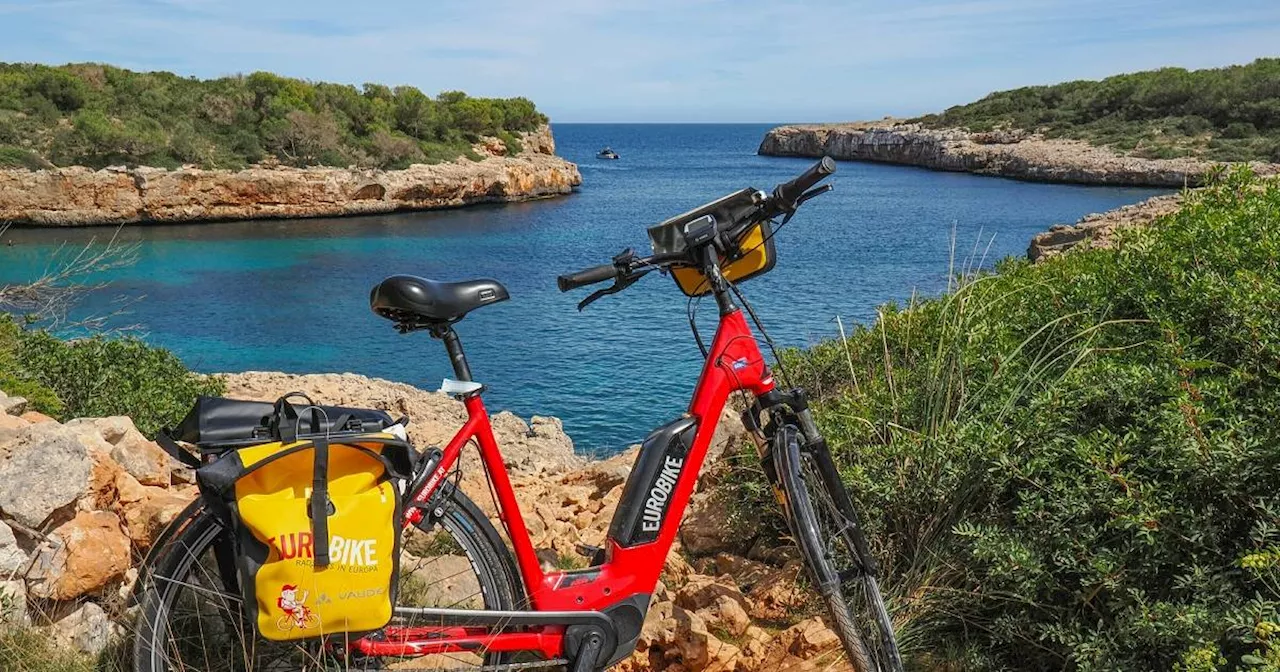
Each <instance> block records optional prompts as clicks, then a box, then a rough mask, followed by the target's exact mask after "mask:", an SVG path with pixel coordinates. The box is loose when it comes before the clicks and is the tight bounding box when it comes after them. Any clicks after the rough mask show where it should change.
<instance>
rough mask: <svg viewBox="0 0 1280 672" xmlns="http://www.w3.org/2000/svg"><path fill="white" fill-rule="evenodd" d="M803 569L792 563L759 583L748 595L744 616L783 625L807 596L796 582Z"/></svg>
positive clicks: (768, 575)
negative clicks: (749, 615) (782, 622)
mask: <svg viewBox="0 0 1280 672" xmlns="http://www.w3.org/2000/svg"><path fill="white" fill-rule="evenodd" d="M802 572H804V567H803V566H801V564H800V562H798V561H796V562H792V563H790V564H788V565H787V566H786V567H783V568H781V569H778V570H774V571H773V572H770V573H769V574H766V575H765V576H764V577H763V578H761V579H760V581H759V582H758V583H756V585H754V586H752V588H751V591H750V592H748V593H747V613H749V614H751V617H752V618H757V619H760V620H765V621H785V620H788V619H790V618H791V616H792V614H795V613H796V612H797V611H798V610H799V609H800V608H801V607H803V606H804V604H805V602H806V600H807V597H808V596H807V595H806V594H805V592H804V590H803V589H802V588H801V587H800V584H799V583H798V582H797V579H799V577H800V575H801V573H802Z"/></svg>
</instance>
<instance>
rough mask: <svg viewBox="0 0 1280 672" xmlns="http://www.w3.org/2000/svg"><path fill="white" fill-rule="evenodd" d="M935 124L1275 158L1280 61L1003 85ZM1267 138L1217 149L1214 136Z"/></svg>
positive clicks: (1154, 152)
mask: <svg viewBox="0 0 1280 672" xmlns="http://www.w3.org/2000/svg"><path fill="white" fill-rule="evenodd" d="M917 121H920V122H922V123H924V124H926V125H930V126H959V127H965V128H968V129H970V130H972V131H986V130H990V129H992V128H996V127H1001V126H1005V127H1012V128H1022V129H1029V130H1038V131H1042V132H1044V133H1045V134H1046V135H1048V136H1049V137H1066V138H1076V139H1081V140H1087V141H1089V142H1092V143H1095V144H1099V145H1108V146H1112V147H1115V148H1117V149H1120V150H1122V151H1128V150H1131V149H1133V148H1134V147H1135V146H1137V144H1138V142H1137V141H1138V140H1139V139H1141V140H1142V141H1143V142H1142V144H1143V145H1144V146H1146V147H1148V149H1147V151H1146V155H1148V156H1161V157H1165V156H1181V155H1185V154H1188V153H1191V154H1196V155H1203V156H1205V157H1206V158H1210V159H1215V160H1261V161H1272V160H1275V159H1274V155H1273V153H1272V152H1271V147H1272V145H1271V141H1280V59H1276V58H1261V59H1258V60H1256V61H1254V62H1253V63H1251V64H1249V65H1237V66H1231V67H1227V68H1217V69H1206V70H1193V71H1187V70H1183V69H1182V68H1162V69H1160V70H1152V71H1149V72H1138V73H1132V74H1125V75H1116V76H1114V77H1108V78H1106V79H1103V80H1101V81H1076V82H1066V83H1063V84H1056V85H1053V86H1029V87H1024V88H1021V89H1013V90H1010V91H999V92H996V93H992V94H990V95H988V96H987V97H985V98H983V99H981V100H979V101H976V102H973V103H970V104H968V105H959V106H956V107H952V108H949V109H948V110H946V111H945V112H943V113H941V114H934V115H927V116H925V117H921V118H920V119H918V120H917ZM1214 138H1226V139H1237V140H1238V139H1261V140H1263V142H1259V143H1242V144H1239V145H1235V146H1233V148H1232V151H1230V152H1213V151H1210V148H1209V146H1208V144H1207V143H1208V140H1210V139H1214Z"/></svg>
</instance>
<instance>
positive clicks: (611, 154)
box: [596, 147, 622, 160]
mask: <svg viewBox="0 0 1280 672" xmlns="http://www.w3.org/2000/svg"><path fill="white" fill-rule="evenodd" d="M596 158H597V159H609V160H615V159H621V158H622V157H621V156H618V153H617V152H615V151H613V150H612V149H609V148H608V147H605V148H604V149H602V150H600V153H599V154H596Z"/></svg>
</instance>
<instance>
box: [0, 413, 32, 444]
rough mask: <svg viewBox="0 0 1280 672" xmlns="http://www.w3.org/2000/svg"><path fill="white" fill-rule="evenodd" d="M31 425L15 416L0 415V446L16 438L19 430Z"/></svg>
mask: <svg viewBox="0 0 1280 672" xmlns="http://www.w3.org/2000/svg"><path fill="white" fill-rule="evenodd" d="M30 424H31V423H30V422H29V421H27V420H25V419H23V418H20V417H18V416H16V415H5V414H3V413H0V445H3V444H5V443H8V442H10V441H13V440H14V439H16V438H18V434H19V433H20V430H22V429H23V428H24V427H26V426H28V425H30Z"/></svg>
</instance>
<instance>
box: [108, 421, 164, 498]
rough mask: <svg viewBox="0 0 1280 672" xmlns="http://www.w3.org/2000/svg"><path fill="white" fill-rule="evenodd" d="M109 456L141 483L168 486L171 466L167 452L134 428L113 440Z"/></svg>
mask: <svg viewBox="0 0 1280 672" xmlns="http://www.w3.org/2000/svg"><path fill="white" fill-rule="evenodd" d="M109 440H110V439H108V441H109ZM111 458H112V459H114V460H115V461H116V462H118V463H119V464H120V466H122V467H124V470H125V471H127V472H129V474H131V475H132V476H133V477H134V478H136V479H138V482H139V483H141V484H143V485H158V486H162V487H168V486H169V483H170V476H169V471H170V467H171V465H170V460H171V458H170V457H169V454H168V453H166V452H164V450H162V449H161V448H160V446H157V445H156V444H154V443H152V442H151V441H148V440H147V438H146V437H145V436H143V435H142V434H141V433H139V432H138V430H136V429H132V430H130V431H129V432H127V433H126V434H125V435H124V436H122V437H121V438H120V440H119V441H118V442H115V446H114V447H113V448H112V449H111Z"/></svg>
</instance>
